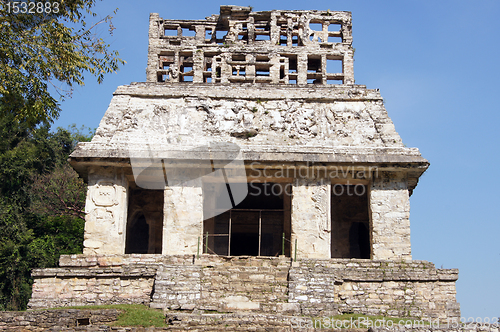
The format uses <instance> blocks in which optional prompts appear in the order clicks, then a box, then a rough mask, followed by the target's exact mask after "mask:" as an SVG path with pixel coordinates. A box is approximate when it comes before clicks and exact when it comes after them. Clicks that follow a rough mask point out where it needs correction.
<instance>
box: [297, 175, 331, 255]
mask: <svg viewBox="0 0 500 332" xmlns="http://www.w3.org/2000/svg"><path fill="white" fill-rule="evenodd" d="M330 190H331V185H330V183H325V181H320V180H306V179H296V180H295V182H294V183H293V184H292V236H291V238H292V249H293V250H292V257H293V255H295V239H297V258H330V257H331V254H330V250H331V248H330V241H331V234H330V233H331V213H330V201H331V194H330Z"/></svg>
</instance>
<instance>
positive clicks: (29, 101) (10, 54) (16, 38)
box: [0, 0, 125, 128]
mask: <svg viewBox="0 0 500 332" xmlns="http://www.w3.org/2000/svg"><path fill="white" fill-rule="evenodd" d="M15 3H16V2H15V1H13V0H0V115H2V116H4V117H8V118H9V119H10V120H15V121H16V122H17V123H22V124H26V125H27V126H28V127H29V128H33V127H34V126H36V125H37V124H40V123H45V124H48V123H52V122H53V121H54V119H56V118H57V117H58V115H59V112H60V107H59V104H58V99H59V98H64V97H67V96H70V95H71V91H72V87H73V85H75V84H76V85H83V84H84V73H85V72H90V73H91V74H92V75H94V76H96V77H97V80H98V82H102V80H103V78H104V75H105V74H106V73H110V72H114V71H116V70H117V69H118V67H119V65H120V64H124V63H125V62H124V61H123V60H121V59H120V58H118V52H116V51H111V50H110V48H109V45H108V44H106V42H105V41H104V40H103V39H102V38H99V37H98V35H97V30H96V28H97V27H98V26H99V25H100V24H102V23H108V24H109V31H110V32H112V31H113V29H114V28H113V25H112V23H111V18H112V17H111V16H106V17H105V18H104V19H102V20H99V21H97V22H96V23H93V24H88V23H87V22H88V18H90V19H94V20H95V17H96V14H95V13H94V12H92V10H91V8H92V7H93V6H94V5H95V3H96V0H58V1H53V2H50V4H51V6H47V7H44V9H43V10H42V11H37V10H35V12H34V13H30V12H29V7H28V6H27V1H17V5H15ZM47 3H48V2H47ZM23 4H24V5H23ZM51 89H52V91H55V94H56V95H58V97H59V98H58V99H56V98H55V97H54V96H53V95H51V93H50V91H51Z"/></svg>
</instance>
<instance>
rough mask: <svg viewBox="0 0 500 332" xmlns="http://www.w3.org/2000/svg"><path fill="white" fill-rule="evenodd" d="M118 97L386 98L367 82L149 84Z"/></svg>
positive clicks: (127, 87) (118, 92)
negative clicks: (322, 83)
mask: <svg viewBox="0 0 500 332" xmlns="http://www.w3.org/2000/svg"><path fill="white" fill-rule="evenodd" d="M114 95H115V96H118V95H124V96H130V97H146V98H214V99H247V100H261V101H265V100H283V99H285V100H310V101H314V100H317V101H323V102H325V101H380V102H382V101H383V98H382V96H381V95H380V92H379V90H378V89H367V88H366V86H365V85H354V84H350V85H344V84H342V85H328V86H319V85H318V86H313V85H307V86H290V85H283V86H280V85H276V86H272V85H269V84H264V83H262V84H259V83H231V84H211V83H190V82H184V83H182V84H179V83H162V84H158V83H145V82H134V83H132V84H130V85H121V86H119V87H118V88H117V89H116V91H115V92H114Z"/></svg>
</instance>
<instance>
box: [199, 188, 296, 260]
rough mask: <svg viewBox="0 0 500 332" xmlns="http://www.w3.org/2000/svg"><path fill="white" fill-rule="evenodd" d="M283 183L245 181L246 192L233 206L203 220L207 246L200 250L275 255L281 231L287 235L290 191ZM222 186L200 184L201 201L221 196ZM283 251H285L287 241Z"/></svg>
mask: <svg viewBox="0 0 500 332" xmlns="http://www.w3.org/2000/svg"><path fill="white" fill-rule="evenodd" d="M285 188H286V186H284V185H281V184H276V183H249V184H248V195H247V196H246V198H245V199H244V200H243V201H242V202H241V203H239V204H238V205H236V206H235V207H234V208H233V209H231V210H228V211H226V212H224V213H221V214H219V215H217V216H215V217H214V218H210V219H207V220H205V222H204V232H205V233H204V236H205V238H206V236H207V235H206V234H207V232H208V240H207V239H205V240H207V241H206V242H204V243H206V244H208V250H207V249H204V252H207V251H208V253H215V254H218V255H229V256H278V255H281V254H282V251H283V245H282V244H283V234H284V233H285V239H289V233H290V227H289V224H290V221H289V206H290V195H289V194H288V193H285ZM221 190H225V187H224V186H220V185H219V186H217V185H213V184H211V185H207V186H205V187H204V196H206V197H207V196H208V197H210V198H212V199H211V200H210V199H205V200H204V204H214V205H215V207H216V208H217V199H218V197H224V196H223V195H224V194H223V193H221V192H220V191H221ZM285 242H286V246H285V255H289V245H288V243H289V242H288V241H285Z"/></svg>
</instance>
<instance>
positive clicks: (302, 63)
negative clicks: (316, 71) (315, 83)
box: [297, 53, 308, 84]
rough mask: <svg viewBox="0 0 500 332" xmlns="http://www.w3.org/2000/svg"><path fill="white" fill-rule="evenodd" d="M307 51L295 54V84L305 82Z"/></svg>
mask: <svg viewBox="0 0 500 332" xmlns="http://www.w3.org/2000/svg"><path fill="white" fill-rule="evenodd" d="M307 60H308V59H307V53H301V54H298V55H297V84H307Z"/></svg>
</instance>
